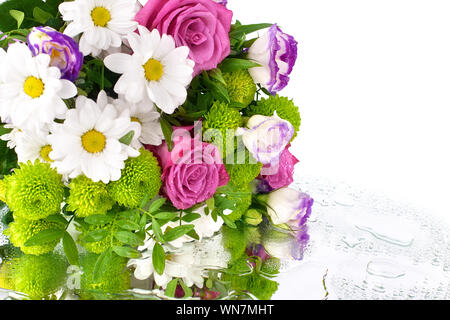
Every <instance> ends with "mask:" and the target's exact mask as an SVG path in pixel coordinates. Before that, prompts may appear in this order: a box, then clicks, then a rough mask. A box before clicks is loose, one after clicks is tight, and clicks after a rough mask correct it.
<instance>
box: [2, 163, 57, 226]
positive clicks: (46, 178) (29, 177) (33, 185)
mask: <svg viewBox="0 0 450 320" xmlns="http://www.w3.org/2000/svg"><path fill="white" fill-rule="evenodd" d="M5 183H6V203H7V204H8V206H9V207H10V209H11V211H13V212H14V217H18V218H24V219H29V220H39V219H43V218H45V217H47V216H49V215H52V214H55V213H58V212H59V211H60V210H61V203H62V201H63V198H64V184H63V182H62V178H61V175H59V174H58V173H57V172H56V170H54V169H51V168H50V165H49V164H48V163H41V162H39V160H36V162H35V163H34V164H33V163H31V162H30V161H29V162H28V163H27V164H24V163H22V164H20V169H17V170H15V172H14V174H12V175H11V176H8V177H7V178H5Z"/></svg>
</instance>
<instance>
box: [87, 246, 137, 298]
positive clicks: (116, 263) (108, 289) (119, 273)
mask: <svg viewBox="0 0 450 320" xmlns="http://www.w3.org/2000/svg"><path fill="white" fill-rule="evenodd" d="M98 257H99V255H97V254H93V253H87V254H83V255H81V256H80V265H81V267H82V270H83V275H82V276H81V290H80V296H81V298H82V299H85V300H91V299H97V298H100V299H101V298H103V294H109V296H108V298H111V296H110V295H111V294H112V295H114V294H115V293H122V292H124V291H125V290H127V289H129V288H130V285H131V284H130V279H131V272H130V270H129V269H127V267H126V264H127V259H126V258H122V257H119V256H118V255H116V254H114V253H113V254H112V258H111V260H109V263H108V264H107V265H105V268H104V269H103V272H102V274H101V276H100V279H99V280H98V281H97V282H94V279H93V273H94V266H95V263H96V262H97V259H98Z"/></svg>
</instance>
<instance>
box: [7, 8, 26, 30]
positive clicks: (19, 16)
mask: <svg viewBox="0 0 450 320" xmlns="http://www.w3.org/2000/svg"><path fill="white" fill-rule="evenodd" d="M9 14H10V15H11V17H13V18H14V20H16V21H17V29H19V28H20V26H21V25H22V23H23V19H25V13H23V12H22V11H19V10H9Z"/></svg>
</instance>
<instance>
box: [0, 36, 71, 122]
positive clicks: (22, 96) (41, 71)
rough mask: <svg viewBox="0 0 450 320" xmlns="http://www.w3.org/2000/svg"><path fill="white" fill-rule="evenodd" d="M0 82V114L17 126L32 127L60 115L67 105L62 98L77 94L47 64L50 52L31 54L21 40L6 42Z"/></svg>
mask: <svg viewBox="0 0 450 320" xmlns="http://www.w3.org/2000/svg"><path fill="white" fill-rule="evenodd" d="M6 59H7V63H5V66H4V68H3V69H2V72H1V73H2V74H3V79H2V80H3V83H0V97H1V100H0V117H1V118H2V121H3V122H7V121H11V122H12V124H13V125H14V126H16V127H19V128H21V129H29V130H36V129H41V128H42V127H43V126H44V125H46V124H50V123H52V122H53V120H54V119H55V118H58V119H63V118H64V116H65V113H66V111H67V106H66V104H65V103H64V101H63V99H69V98H72V97H74V96H75V95H76V94H77V88H76V87H75V85H74V84H73V83H72V82H70V81H68V80H65V79H61V71H60V70H59V69H58V68H56V67H51V66H50V65H49V64H50V56H49V55H47V54H39V55H37V56H35V57H33V56H32V54H31V52H30V50H29V49H28V46H27V45H26V44H24V43H14V44H12V45H10V46H9V48H8V52H7V54H6Z"/></svg>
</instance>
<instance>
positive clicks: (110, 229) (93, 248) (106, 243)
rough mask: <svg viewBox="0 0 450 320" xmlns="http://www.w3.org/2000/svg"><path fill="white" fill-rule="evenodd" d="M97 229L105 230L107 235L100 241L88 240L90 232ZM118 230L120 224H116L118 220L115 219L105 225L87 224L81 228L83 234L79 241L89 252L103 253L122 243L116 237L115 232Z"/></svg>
mask: <svg viewBox="0 0 450 320" xmlns="http://www.w3.org/2000/svg"><path fill="white" fill-rule="evenodd" d="M97 230H104V234H105V235H106V236H105V237H104V238H102V239H101V240H100V241H95V242H92V241H86V237H87V236H88V234H89V233H90V232H97ZM117 230H118V226H117V224H116V220H115V219H114V220H113V221H112V222H110V223H107V224H104V225H90V224H85V226H84V227H82V229H81V234H80V236H79V238H78V239H79V241H80V243H81V245H82V246H83V247H84V248H85V249H86V250H87V251H89V252H92V253H102V252H103V251H105V250H106V249H108V248H110V247H111V246H114V245H121V243H120V242H119V240H117V239H116V238H115V237H114V233H115V232H116V231H117Z"/></svg>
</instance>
